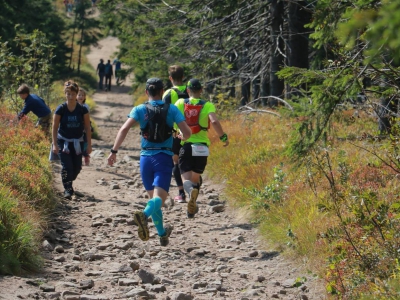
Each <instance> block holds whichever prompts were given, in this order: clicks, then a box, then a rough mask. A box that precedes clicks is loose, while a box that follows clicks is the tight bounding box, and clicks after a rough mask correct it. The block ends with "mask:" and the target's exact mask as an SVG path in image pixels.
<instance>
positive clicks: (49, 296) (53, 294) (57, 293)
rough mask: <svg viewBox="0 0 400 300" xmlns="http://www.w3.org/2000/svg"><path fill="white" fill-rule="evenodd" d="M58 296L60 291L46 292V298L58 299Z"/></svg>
mask: <svg viewBox="0 0 400 300" xmlns="http://www.w3.org/2000/svg"><path fill="white" fill-rule="evenodd" d="M60 296H61V293H60V292H54V293H48V294H46V299H60Z"/></svg>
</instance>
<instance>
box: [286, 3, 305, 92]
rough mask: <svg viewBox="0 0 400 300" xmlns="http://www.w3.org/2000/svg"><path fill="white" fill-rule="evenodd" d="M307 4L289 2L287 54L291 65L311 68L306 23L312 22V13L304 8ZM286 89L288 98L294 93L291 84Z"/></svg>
mask: <svg viewBox="0 0 400 300" xmlns="http://www.w3.org/2000/svg"><path fill="white" fill-rule="evenodd" d="M306 4H307V3H306V1H289V3H288V31H289V38H288V47H287V49H286V56H287V63H288V66H289V67H299V68H305V69H308V68H309V60H308V43H309V35H308V33H307V29H306V28H304V25H305V24H307V23H309V22H310V20H311V13H310V12H309V11H308V10H307V9H305V8H304V7H305V6H306ZM286 89H287V97H286V98H290V96H291V95H293V93H292V91H291V88H290V86H287V88H286ZM295 94H296V93H295Z"/></svg>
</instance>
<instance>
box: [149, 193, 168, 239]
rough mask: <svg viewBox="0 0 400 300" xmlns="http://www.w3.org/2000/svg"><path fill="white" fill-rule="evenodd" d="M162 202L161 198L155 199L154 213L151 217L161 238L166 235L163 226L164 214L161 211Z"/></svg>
mask: <svg viewBox="0 0 400 300" xmlns="http://www.w3.org/2000/svg"><path fill="white" fill-rule="evenodd" d="M161 206H162V200H161V198H159V197H156V198H154V211H153V214H152V215H151V218H152V219H153V223H154V226H155V227H156V229H157V233H158V235H159V236H163V235H164V234H165V229H164V225H163V213H162V210H161Z"/></svg>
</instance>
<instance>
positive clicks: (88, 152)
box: [86, 145, 92, 154]
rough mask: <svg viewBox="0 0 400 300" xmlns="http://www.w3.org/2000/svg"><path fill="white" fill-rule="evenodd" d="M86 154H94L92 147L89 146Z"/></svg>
mask: <svg viewBox="0 0 400 300" xmlns="http://www.w3.org/2000/svg"><path fill="white" fill-rule="evenodd" d="M86 153H87V154H90V153H92V145H88V146H87V149H86Z"/></svg>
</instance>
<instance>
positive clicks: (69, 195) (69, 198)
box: [64, 190, 72, 200]
mask: <svg viewBox="0 0 400 300" xmlns="http://www.w3.org/2000/svg"><path fill="white" fill-rule="evenodd" d="M64 198H65V199H68V200H71V199H72V193H71V192H69V191H67V190H65V191H64Z"/></svg>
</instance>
